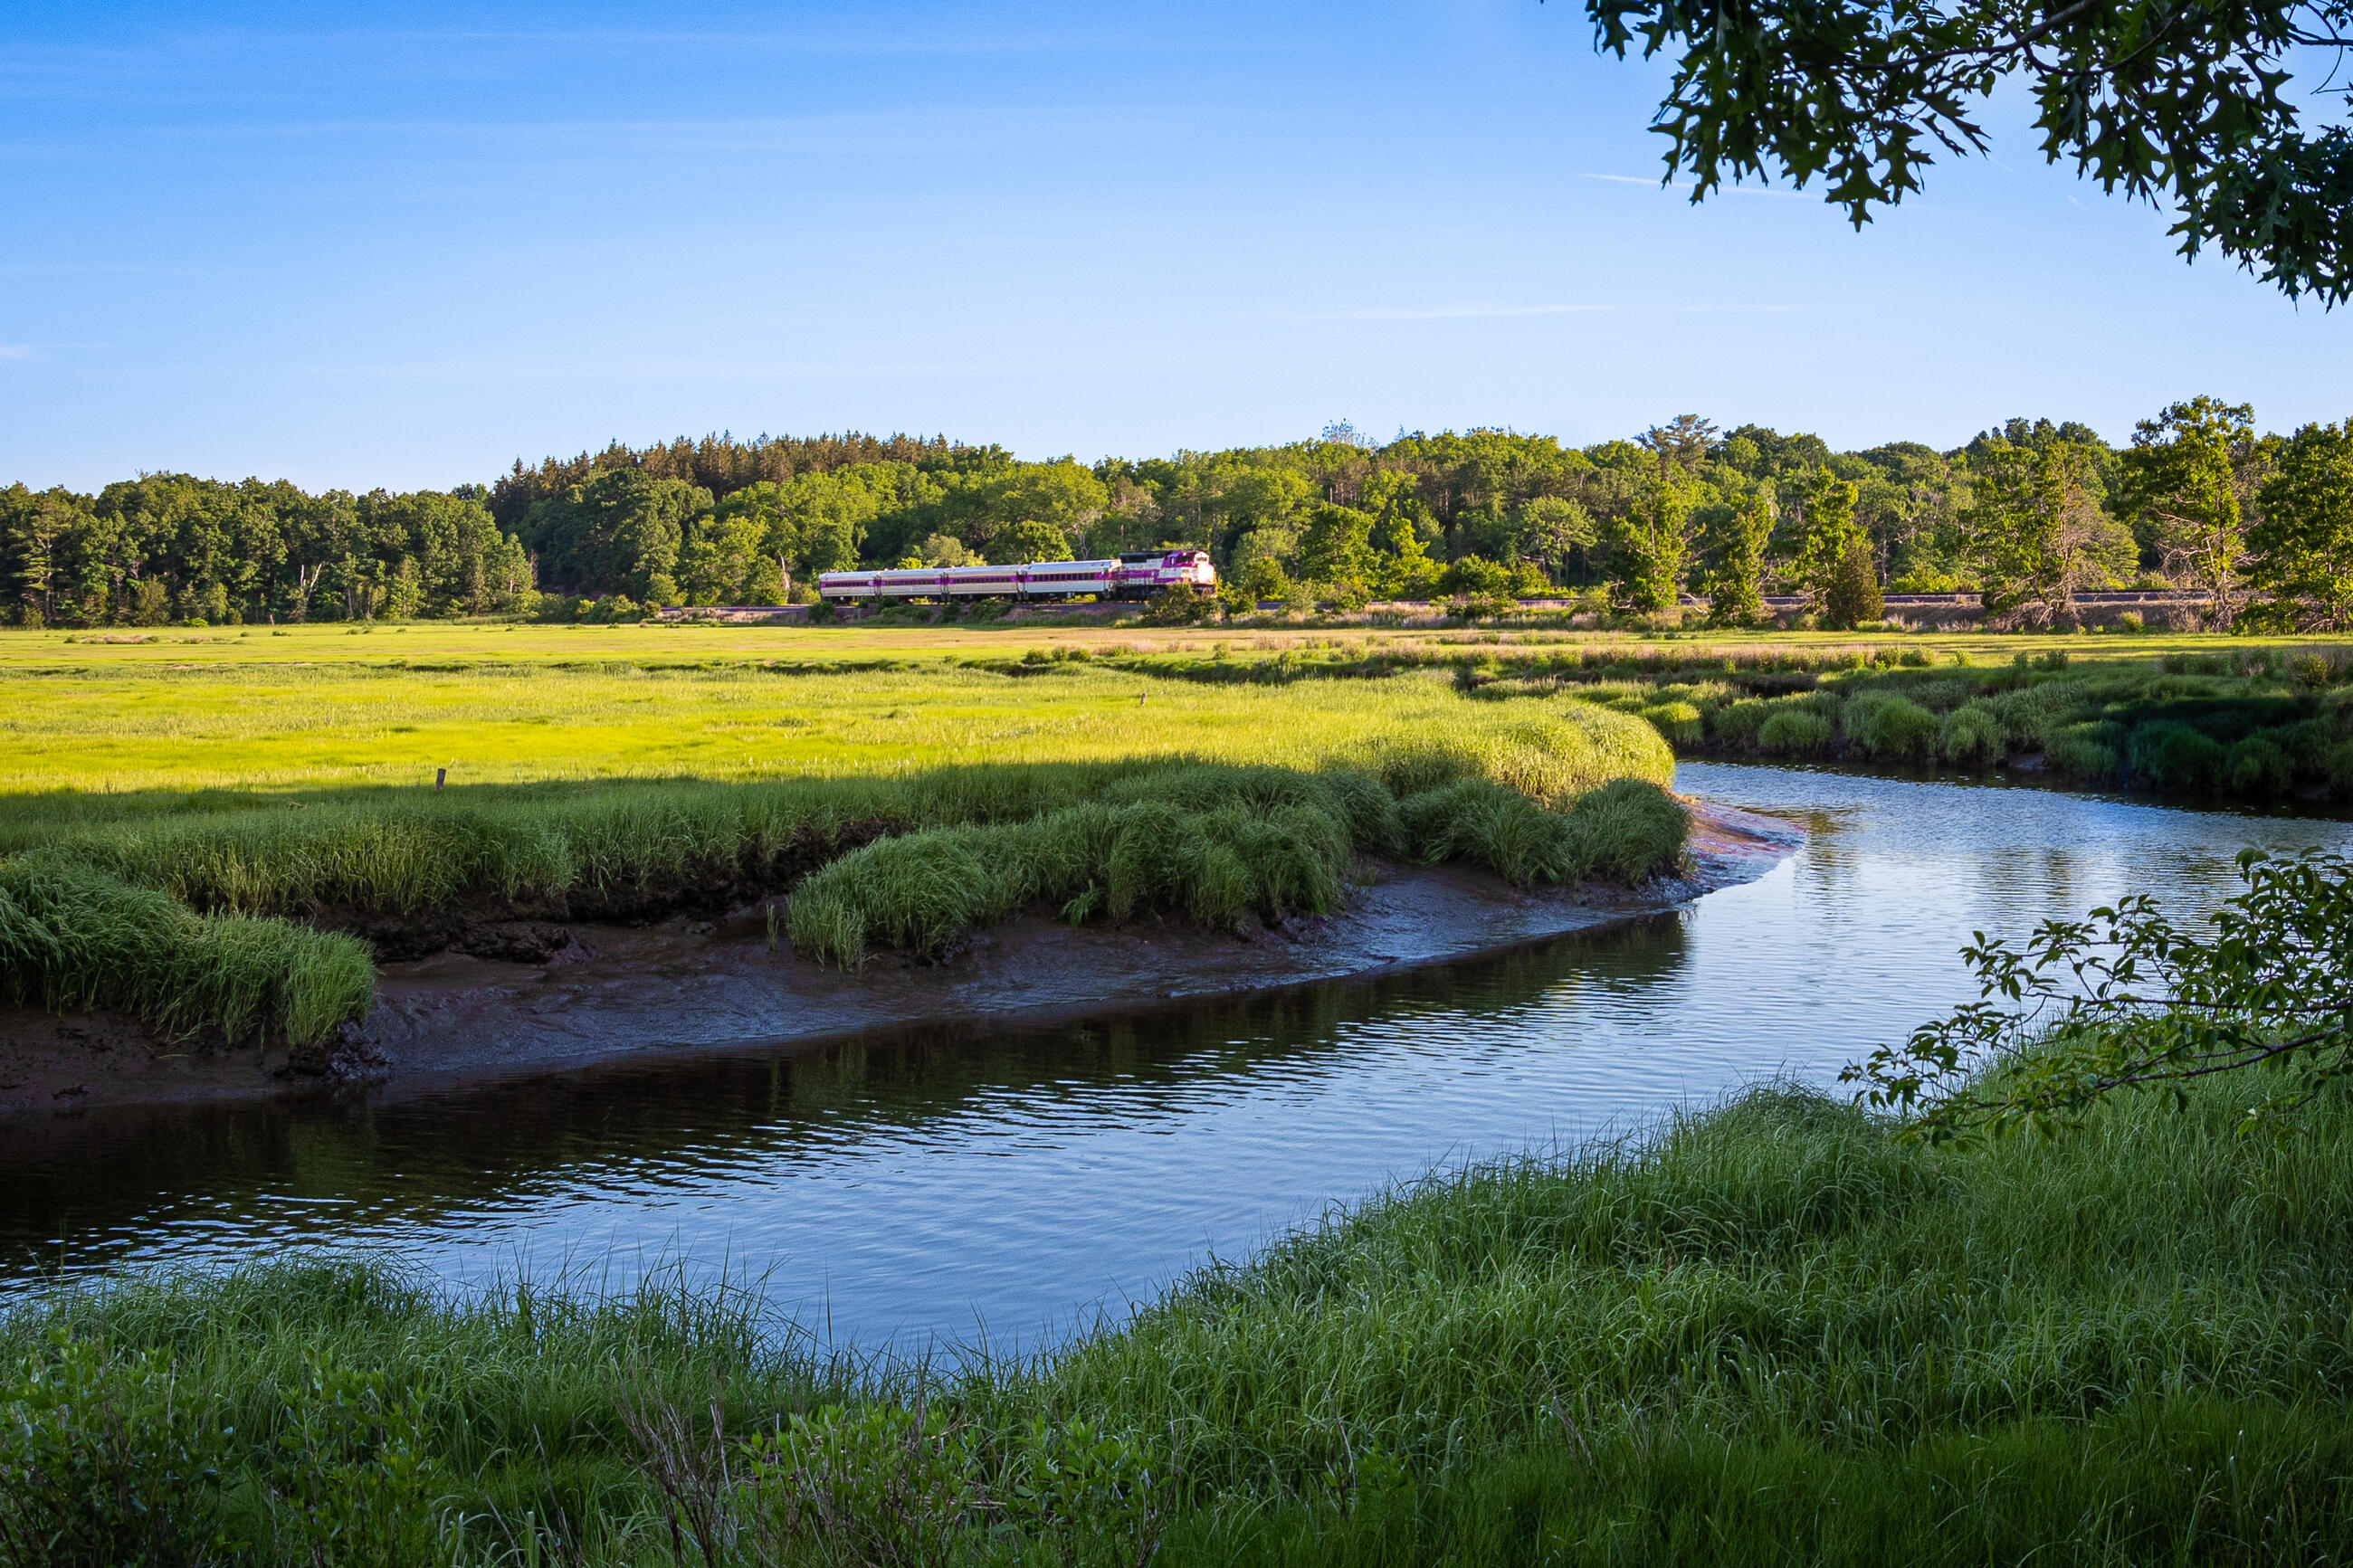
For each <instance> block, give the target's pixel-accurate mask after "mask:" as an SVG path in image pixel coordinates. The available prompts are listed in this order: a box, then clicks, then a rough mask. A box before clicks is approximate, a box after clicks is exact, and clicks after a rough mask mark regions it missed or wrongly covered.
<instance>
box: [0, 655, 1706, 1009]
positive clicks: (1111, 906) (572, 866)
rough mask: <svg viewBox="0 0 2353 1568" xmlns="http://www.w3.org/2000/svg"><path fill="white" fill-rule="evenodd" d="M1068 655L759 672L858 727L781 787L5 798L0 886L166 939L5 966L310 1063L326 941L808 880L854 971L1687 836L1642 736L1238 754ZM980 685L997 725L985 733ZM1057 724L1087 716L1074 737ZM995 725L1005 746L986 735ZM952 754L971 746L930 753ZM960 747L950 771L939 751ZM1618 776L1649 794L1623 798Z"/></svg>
mask: <svg viewBox="0 0 2353 1568" xmlns="http://www.w3.org/2000/svg"><path fill="white" fill-rule="evenodd" d="M1065 664H1066V666H1067V668H1061V669H1058V670H1057V671H1056V672H1055V674H1054V676H1053V678H1052V679H1050V680H1045V681H1040V680H1030V679H1024V680H1019V681H1014V680H1008V679H1005V678H1003V677H1001V676H996V675H991V674H988V673H986V672H978V671H971V670H940V669H933V670H928V671H899V672H892V673H890V674H889V675H888V676H887V677H876V676H872V675H871V672H870V673H868V674H863V675H860V674H851V675H828V676H813V675H802V676H797V677H779V676H764V677H762V678H761V679H763V680H765V682H766V685H765V688H764V689H763V691H762V693H761V695H762V696H763V698H764V699H765V700H766V701H768V702H770V703H774V704H776V705H777V707H776V708H772V709H769V710H766V711H767V713H768V715H769V716H768V717H766V718H764V719H762V720H761V722H764V723H772V724H775V725H779V726H786V727H790V728H796V729H804V730H820V729H831V730H832V732H833V733H834V734H836V735H837V736H839V735H840V734H841V731H849V736H848V737H847V738H845V739H842V740H841V741H840V742H839V744H837V745H836V747H835V749H834V750H833V751H832V752H830V753H829V754H828V755H827V756H826V757H825V758H824V759H823V765H822V766H819V765H818V764H817V763H812V764H811V765H810V766H809V767H807V768H806V769H803V770H799V771H797V772H794V773H783V775H782V776H779V773H781V772H782V770H779V771H778V773H769V774H766V775H765V776H744V775H740V774H739V775H736V776H733V777H724V778H721V779H701V778H671V779H666V780H646V779H631V778H626V777H625V778H621V779H616V780H612V781H609V782H591V781H586V780H581V779H578V778H576V777H575V778H564V777H557V778H543V779H540V780H537V781H535V782H532V783H527V784H515V785H472V786H464V785H461V786H460V787H458V788H455V789H448V790H439V791H435V790H417V789H410V790H396V789H386V788H382V787H356V788H355V787H335V786H334V784H332V781H328V780H314V781H312V782H311V784H310V785H309V787H305V788H302V789H297V790H288V791H280V792H261V791H257V790H251V789H246V790H237V791H227V790H220V791H206V792H180V791H168V790H149V791H144V792H138V793H94V792H89V791H58V792H53V793H49V794H45V795H32V796H18V797H16V798H15V799H13V800H9V801H8V802H7V803H6V808H5V810H0V854H8V853H12V852H13V853H14V855H15V856H16V858H15V859H14V860H0V867H10V868H16V870H15V871H14V872H12V874H16V875H19V876H29V875H30V874H31V871H30V869H29V868H34V867H50V868H58V869H59V871H60V873H61V874H62V873H63V872H67V871H69V872H70V873H71V875H72V876H73V877H74V878H76V879H78V880H77V881H76V883H75V886H76V887H78V888H81V889H84V890H85V892H87V893H89V896H90V897H100V894H101V893H102V895H103V899H104V900H111V903H110V904H109V906H108V907H109V908H110V909H111V910H113V911H114V912H113V913H112V914H111V915H110V916H109V917H108V918H109V919H111V920H116V921H123V920H130V919H132V911H136V910H144V911H146V916H147V917H150V923H151V924H152V925H153V928H154V934H153V937H152V940H149V939H146V938H142V941H141V942H138V943H131V944H127V945H124V946H122V947H121V951H120V952H119V954H117V955H116V957H115V959H114V960H113V961H111V962H107V963H93V962H90V961H89V960H88V959H87V958H86V957H85V958H78V957H75V956H73V952H79V951H80V950H71V951H69V950H70V949H71V942H69V941H67V940H66V938H65V937H63V936H59V935H58V933H57V932H51V933H50V937H54V938H56V940H50V937H42V936H40V935H39V933H38V932H37V931H34V926H36V925H38V924H39V922H40V921H41V920H42V919H43V918H44V917H42V916H41V915H40V914H39V911H37V910H33V909H32V908H31V906H29V905H26V904H25V903H24V901H23V900H22V899H18V900H16V901H15V902H11V903H0V919H5V920H7V921H13V922H15V923H14V924H12V925H10V926H8V927H7V928H5V929H8V930H14V929H15V926H16V925H23V926H24V927H25V930H26V932H27V933H29V934H27V935H26V938H25V940H24V941H22V942H16V941H14V940H13V939H12V940H10V941H9V942H8V943H7V945H5V946H0V988H5V993H6V994H11V995H13V996H16V997H19V998H22V999H26V1000H37V1001H39V1002H42V1003H43V1004H45V1005H53V1006H69V1005H79V1006H106V1007H115V1008H120V1009H122V1010H126V1011H131V1012H134V1013H138V1014H140V1015H141V1016H145V1017H147V1018H149V1019H150V1020H152V1021H153V1022H154V1023H156V1024H157V1025H158V1026H163V1027H165V1028H168V1029H172V1030H174V1031H191V1030H193V1031H197V1032H208V1033H210V1034H212V1035H214V1036H224V1035H225V1036H227V1037H241V1036H243V1035H246V1034H248V1033H250V1032H252V1031H253V1030H254V1029H256V1028H260V1029H265V1030H276V1031H279V1032H282V1033H285V1034H287V1035H288V1037H290V1038H294V1039H296V1040H297V1042H298V1043H300V1042H301V1041H302V1040H305V1039H309V1038H315V1037H318V1036H319V1035H321V1034H322V1032H323V1031H325V1030H327V1029H331V1028H332V1027H333V1026H335V1025H337V1024H340V1023H342V1022H343V1021H344V1020H345V1019H346V1018H349V1017H351V1016H355V1015H356V1014H357V1013H358V1012H360V1011H364V1007H365V1005H366V1001H367V997H368V995H369V994H370V988H369V984H368V975H369V971H368V968H367V962H366V952H365V950H364V949H362V948H360V947H359V946H358V945H357V944H355V943H353V942H350V941H349V939H348V938H345V937H342V936H335V935H332V934H327V933H332V932H339V931H345V932H353V933H356V934H358V935H360V936H363V937H364V938H366V939H367V941H368V942H371V943H372V944H373V945H374V948H375V951H376V952H379V953H382V954H385V955H386V956H392V957H406V956H411V955H414V954H419V953H425V952H438V951H441V950H442V949H443V948H445V947H448V946H449V945H452V944H453V943H458V944H462V943H463V942H466V941H467V940H468V933H469V932H470V931H474V930H476V929H478V928H480V927H482V926H484V925H485V924H486V922H488V923H495V922H498V921H533V920H537V921H544V920H589V921H596V920H604V921H626V920H644V919H649V918H658V917H660V916H663V915H667V914H670V913H672V912H677V911H681V910H691V911H694V912H697V913H718V912H721V911H723V910H729V909H733V908H740V907H743V906H744V905H745V904H746V903H749V902H751V901H753V900H758V899H761V898H764V897H766V896H769V895H773V894H776V893H782V892H784V891H786V890H787V889H793V888H795V887H796V886H797V884H799V883H800V882H801V880H802V879H804V878H806V877H808V876H809V875H810V874H811V873H812V872H815V873H818V875H817V876H816V878H815V879H813V880H811V881H810V882H809V883H808V885H807V886H806V887H803V888H801V889H800V890H799V891H798V892H797V893H796V894H795V897H794V900H793V905H792V910H791V913H790V926H791V930H792V933H793V936H794V940H795V942H796V943H797V944H798V945H799V946H801V947H802V948H803V949H804V950H805V951H807V952H808V953H809V954H810V955H811V956H815V957H820V958H824V959H828V960H832V961H835V962H839V963H856V962H858V961H859V960H860V958H861V957H862V956H864V954H865V952H867V950H868V948H869V947H870V946H871V945H893V946H904V947H913V948H919V949H923V950H927V951H935V950H937V949H939V948H940V947H943V946H944V945H946V944H947V943H949V942H952V941H953V940H954V939H955V936H956V935H957V934H959V933H960V932H962V931H965V930H967V929H969V928H971V927H973V926H976V925H981V924H986V923H988V922H991V921H997V920H1001V919H1004V918H1005V917H1007V916H1008V915H1010V914H1012V913H1015V912H1018V910H1023V909H1025V908H1029V907H1032V906H1037V905H1040V904H1042V905H1044V906H1046V907H1048V908H1050V909H1054V910H1060V911H1061V912H1063V913H1064V914H1065V915H1067V916H1068V917H1069V918H1071V919H1072V920H1074V921H1075V920H1085V919H1089V918H1098V917H1105V916H1108V917H1113V918H1126V917H1128V916H1130V915H1134V914H1137V913H1141V912H1146V911H1151V912H1160V913H1166V914H1171V915H1176V916H1178V917H1181V918H1187V919H1191V920H1194V921H1200V922H1203V923H1206V924H1210V925H1224V924H1230V923H1231V922H1232V921H1235V920H1237V919H1239V918H1241V917H1243V916H1244V915H1247V914H1250V913H1256V914H1258V915H1261V916H1265V917H1269V918H1274V917H1280V916H1282V915H1284V914H1286V913H1289V912H1293V911H1299V910H1306V911H1314V912H1322V911H1326V910H1331V909H1332V908H1334V907H1335V905H1336V903H1337V901H1338V897H1339V889H1340V886H1341V882H1342V879H1343V878H1344V876H1345V873H1346V871H1347V869H1348V866H1349V863H1350V861H1351V859H1352V858H1353V857H1355V856H1356V855H1358V854H1376V855H1385V856H1404V857H1407V858H1415V859H1421V860H1428V861H1433V862H1435V861H1446V860H1461V861H1469V862H1472V863H1474V864H1480V865H1484V866H1488V867H1491V868H1493V869H1495V870H1497V871H1498V872H1500V873H1502V874H1503V875H1504V876H1506V877H1508V878H1510V879H1513V880H1514V881H1515V882H1519V883H1522V884H1537V883H1557V882H1561V881H1566V880H1570V879H1584V878H1608V879H1613V880H1619V881H1630V880H1634V879H1640V878H1641V877H1643V876H1646V875H1649V874H1651V872H1653V871H1656V870H1659V869H1662V868H1667V867H1671V866H1672V864H1673V862H1674V860H1675V858H1676V857H1677V856H1678V855H1679V853H1680V851H1681V848H1682V844H1683V828H1684V821H1683V813H1682V812H1681V810H1680V808H1678V807H1674V806H1673V805H1672V804H1671V803H1669V802H1667V801H1666V800H1665V798H1664V797H1663V796H1662V795H1661V794H1660V793H1659V788H1658V786H1662V785H1663V784H1665V783H1666V782H1667V780H1668V779H1669V777H1670V776H1671V774H1672V767H1673V758H1672V753H1671V752H1669V750H1668V749H1667V747H1666V746H1665V745H1664V744H1663V743H1662V742H1661V741H1660V739H1659V738H1658V736H1657V735H1656V734H1655V733H1654V732H1653V731H1651V729H1650V727H1648V726H1647V725H1645V724H1643V723H1642V722H1641V721H1639V720H1635V719H1631V718H1628V717H1624V716H1621V715H1618V714H1613V713H1608V712H1603V711H1599V710H1574V711H1563V712H1550V713H1547V712H1539V711H1536V710H1502V709H1498V708H1496V707H1494V706H1493V705H1490V704H1482V703H1477V702H1473V701H1470V700H1466V699H1465V698H1464V697H1463V696H1462V695H1461V694H1460V693H1459V692H1457V691H1455V690H1454V689H1451V686H1450V685H1448V684H1447V683H1445V682H1443V681H1442V680H1438V679H1415V680H1411V681H1407V682H1398V683H1393V684H1389V685H1387V686H1385V687H1383V688H1382V689H1373V688H1370V687H1366V686H1363V685H1361V684H1359V685H1356V686H1354V687H1349V688H1345V689H1344V688H1343V687H1341V686H1339V685H1336V684H1333V683H1321V684H1318V685H1316V686H1314V687H1309V688H1301V689H1296V690H1293V689H1282V690H1268V691H1262V692H1259V693H1256V694H1255V697H1256V700H1254V701H1251V702H1249V703H1244V704H1239V705H1228V708H1229V709H1239V710H1240V712H1241V713H1242V714H1243V715H1244V716H1246V717H1247V718H1249V719H1250V721H1251V722H1252V723H1253V724H1254V725H1255V728H1254V729H1253V730H1251V731H1243V730H1241V729H1240V728H1238V727H1237V726H1236V723H1235V715H1234V712H1232V711H1229V710H1226V709H1219V710H1216V712H1215V714H1214V717H1211V716H1208V715H1209V712H1210V710H1211V709H1212V708H1213V706H1214V705H1212V704H1208V703H1203V704H1201V708H1202V710H1203V714H1204V717H1202V719H1201V721H1200V722H1198V723H1195V722H1192V720H1191V716H1190V715H1189V714H1188V712H1187V710H1186V707H1185V705H1184V704H1181V703H1166V702H1164V704H1163V706H1162V710H1160V711H1161V714H1162V715H1165V716H1166V718H1167V719H1168V720H1169V721H1170V722H1166V723H1159V722H1158V721H1156V720H1155V722H1152V723H1146V722H1144V721H1140V720H1139V719H1138V718H1137V716H1136V715H1137V711H1138V710H1140V709H1142V708H1144V707H1145V705H1143V704H1131V701H1130V699H1129V695H1128V694H1129V693H1130V692H1131V691H1132V690H1133V689H1134V684H1135V682H1134V677H1133V676H1131V675H1122V674H1117V673H1114V672H1112V671H1108V670H1103V669H1100V668H1092V667H1089V666H1087V665H1084V664H1069V662H1068V661H1065ZM878 683H879V684H878ZM878 690H879V691H880V692H881V693H882V694H887V696H888V698H889V700H890V702H891V707H890V709H889V710H888V712H887V713H886V714H884V715H882V716H881V717H880V718H876V717H873V716H871V713H870V710H871V708H872V707H873V706H874V705H875V703H876V700H877V695H878ZM1183 690H1187V691H1198V688H1183ZM976 695H986V696H987V697H988V698H990V699H991V700H995V701H997V702H998V703H1000V704H1001V705H1002V708H1001V710H994V711H984V712H980V713H976V712H975V711H974V710H973V704H974V701H975V699H976ZM549 700H550V701H553V700H554V699H552V698H551V699H549ZM1058 704H1059V705H1060V711H1061V712H1063V713H1065V714H1068V715H1072V716H1073V717H1071V718H1069V719H1067V720H1064V721H1057V719H1056V717H1055V714H1056V711H1057V705H1058ZM280 721H281V722H283V721H284V719H283V716H281V719H280ZM999 723H1002V724H1005V725H1008V726H1010V728H1011V729H1012V730H1013V731H1015V732H1016V738H1015V740H1014V741H1013V742H1012V743H1009V744H1004V745H999V746H993V747H992V746H987V745H985V744H984V743H983V742H984V741H985V740H986V739H987V736H989V735H990V734H991V733H993V732H994V731H992V730H991V728H990V726H991V725H993V724H999ZM837 726H838V728H834V727H837ZM870 729H871V731H873V732H872V733H871V736H870V734H869V733H868V731H869V730H870ZM942 734H955V735H960V736H963V737H965V741H964V742H963V745H962V749H961V750H958V749H956V748H949V747H940V746H935V745H934V744H932V739H933V738H934V737H936V736H938V735H942ZM976 737H977V738H976ZM1122 738H1124V750H1115V749H1114V743H1115V742H1117V741H1119V740H1120V739H1122ZM517 743H518V744H520V743H521V742H517ZM941 754H947V755H950V756H953V757H955V759H956V760H955V761H954V762H951V763H938V762H935V761H929V759H932V758H934V757H936V756H938V755H941ZM1624 781H1639V782H1634V783H1631V784H1630V787H1625V788H1619V789H1616V790H1614V791H1611V790H1606V789H1605V788H1604V786H1606V785H1609V784H1612V783H1613V782H1624ZM91 889H98V891H91ZM8 897H10V895H8V894H6V893H5V891H0V899H5V898H8ZM85 901H86V900H85ZM77 907H79V906H77ZM11 910H14V911H15V913H14V914H11V913H10V911H11ZM27 922H30V923H27ZM41 929H42V930H44V931H46V930H47V927H42V928H41ZM232 951H234V952H237V953H238V954H240V955H242V956H241V959H240V962H245V961H246V960H247V959H248V958H249V963H248V964H247V966H248V968H251V969H254V970H255V971H256V973H260V972H261V971H264V970H266V971H268V973H267V976H266V984H265V983H263V982H262V981H260V980H256V981H253V982H252V983H250V984H248V981H247V979H245V978H240V979H239V980H238V981H237V983H236V984H229V983H228V982H227V981H225V980H224V981H221V982H218V983H208V984H205V985H201V986H191V985H189V984H187V983H186V976H187V974H188V973H190V970H189V965H191V964H194V965H195V966H196V968H197V969H202V968H203V967H204V964H205V962H206V961H205V959H204V958H203V956H202V955H204V954H207V953H209V954H216V955H218V954H224V953H227V952H232ZM330 960H332V962H330ZM355 964H356V967H355V966H354V965H355ZM271 965H275V967H274V968H272V967H270V966H271ZM355 977H356V978H355Z"/></svg>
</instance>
